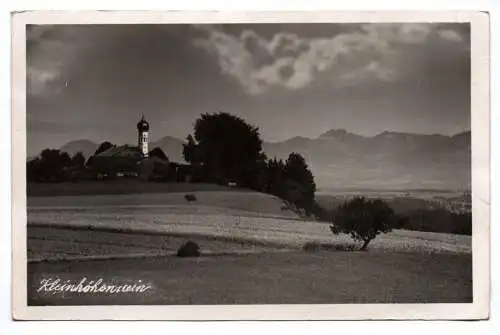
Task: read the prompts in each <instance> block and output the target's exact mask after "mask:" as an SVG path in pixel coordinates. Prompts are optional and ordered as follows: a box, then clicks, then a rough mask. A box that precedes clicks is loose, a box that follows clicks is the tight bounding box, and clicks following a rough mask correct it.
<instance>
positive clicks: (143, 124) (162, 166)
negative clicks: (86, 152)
mask: <svg viewBox="0 0 500 335" xmlns="http://www.w3.org/2000/svg"><path fill="white" fill-rule="evenodd" d="M136 129H137V145H136V146H133V145H127V144H126V145H121V146H113V147H111V148H109V149H107V150H105V151H103V152H101V153H99V154H97V155H95V156H93V157H92V159H91V160H90V161H89V165H90V167H92V168H93V169H95V171H96V173H97V179H115V178H140V179H143V180H158V181H190V179H191V167H190V166H189V165H184V164H179V163H174V162H170V161H169V160H168V158H167V157H158V155H151V153H152V151H150V150H149V141H150V124H149V122H148V121H147V120H146V119H145V118H144V115H142V117H141V118H140V120H139V121H138V122H137V126H136ZM153 149H155V148H153Z"/></svg>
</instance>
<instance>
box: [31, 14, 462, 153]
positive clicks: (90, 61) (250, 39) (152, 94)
mask: <svg viewBox="0 0 500 335" xmlns="http://www.w3.org/2000/svg"><path fill="white" fill-rule="evenodd" d="M469 39H470V28H469V25H468V24H433V25H431V24H412V25H401V24H392V25H385V24H384V25H381V24H371V25H363V24H307V25H303V24H302V25H301V24H286V25H284V24H265V25H262V24H261V25H252V24H246V25H237V24H232V25H195V26H194V25H87V26H76V25H72V26H65V25H62V26H61V25H58V26H28V28H27V70H28V71H27V72H28V78H27V80H28V93H29V95H28V97H27V113H28V119H29V121H28V122H29V134H28V152H29V153H34V152H36V151H38V150H40V149H41V148H43V147H47V146H53V147H56V146H61V145H62V144H64V143H65V142H67V141H69V140H74V139H79V138H88V139H90V140H94V141H101V140H111V141H114V142H118V143H131V142H133V141H134V139H135V134H134V132H135V127H134V125H135V122H136V118H137V117H138V116H139V115H140V114H141V113H144V114H145V115H146V116H147V118H148V119H149V120H150V122H151V124H152V136H153V139H158V138H160V137H162V136H165V135H170V136H176V137H179V138H184V137H185V135H186V134H187V133H188V132H190V131H191V128H192V124H193V122H194V120H195V118H196V117H197V116H199V115H200V113H205V112H216V111H218V110H225V111H228V112H231V113H235V114H238V115H241V116H243V117H245V118H246V119H248V120H249V121H250V122H252V123H255V124H257V125H258V126H259V127H260V128H261V129H262V135H263V137H264V138H266V139H269V140H280V139H285V138H288V137H293V136H295V135H302V136H316V135H318V134H320V133H322V132H323V131H324V130H326V129H328V128H346V129H349V130H351V131H355V132H360V133H377V132H380V131H383V130H400V131H412V132H423V133H427V132H441V133H453V132H458V131H460V130H462V129H463V128H466V127H468V125H469V113H470V107H469V106H470V55H469V49H470V43H469Z"/></svg>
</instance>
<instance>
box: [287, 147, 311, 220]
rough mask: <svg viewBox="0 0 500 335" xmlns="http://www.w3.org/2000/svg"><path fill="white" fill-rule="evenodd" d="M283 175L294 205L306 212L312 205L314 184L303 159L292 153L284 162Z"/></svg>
mask: <svg viewBox="0 0 500 335" xmlns="http://www.w3.org/2000/svg"><path fill="white" fill-rule="evenodd" d="M285 175H286V178H287V180H289V184H290V187H289V189H293V190H294V194H295V195H294V198H295V200H294V203H295V204H297V205H299V206H300V207H302V208H304V209H306V210H307V209H308V207H310V206H311V205H312V204H313V201H314V193H315V192H316V183H315V182H314V175H313V174H312V172H311V170H310V169H309V167H308V166H307V163H306V160H305V159H304V157H302V156H301V155H300V154H298V153H295V152H292V153H291V154H290V155H289V156H288V159H287V160H286V165H285ZM290 181H291V182H292V183H290Z"/></svg>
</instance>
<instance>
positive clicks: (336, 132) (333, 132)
mask: <svg viewBox="0 0 500 335" xmlns="http://www.w3.org/2000/svg"><path fill="white" fill-rule="evenodd" d="M347 134H350V133H349V132H348V131H347V130H345V129H330V130H328V131H326V132H324V133H323V134H321V135H319V138H327V137H343V136H345V135H347Z"/></svg>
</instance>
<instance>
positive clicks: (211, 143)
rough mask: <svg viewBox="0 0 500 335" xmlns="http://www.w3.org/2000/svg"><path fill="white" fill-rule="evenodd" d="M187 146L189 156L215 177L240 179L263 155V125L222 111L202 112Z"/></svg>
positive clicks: (215, 178)
mask: <svg viewBox="0 0 500 335" xmlns="http://www.w3.org/2000/svg"><path fill="white" fill-rule="evenodd" d="M190 142H191V143H190ZM193 142H194V144H193ZM184 148H185V149H184V157H185V158H186V160H187V161H188V162H190V163H196V164H200V165H202V166H203V169H204V170H205V172H206V173H207V174H208V175H209V176H210V177H211V178H212V179H214V180H220V179H223V180H226V179H227V180H232V181H236V182H240V181H241V180H242V179H244V178H243V176H244V173H245V170H246V169H247V168H248V167H251V166H253V165H254V164H256V162H258V161H259V160H261V158H262V140H261V139H260V134H259V129H258V128H257V127H254V126H252V125H250V124H248V123H247V122H245V121H244V120H243V119H241V118H239V117H237V116H234V115H231V114H228V113H222V112H220V113H215V114H202V115H201V117H200V118H199V119H197V120H196V122H195V126H194V139H193V141H190V139H189V138H188V144H187V145H186V146H185V147H184Z"/></svg>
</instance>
